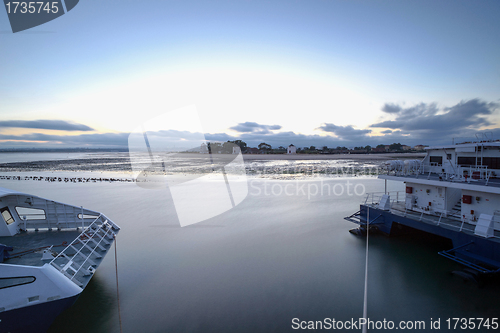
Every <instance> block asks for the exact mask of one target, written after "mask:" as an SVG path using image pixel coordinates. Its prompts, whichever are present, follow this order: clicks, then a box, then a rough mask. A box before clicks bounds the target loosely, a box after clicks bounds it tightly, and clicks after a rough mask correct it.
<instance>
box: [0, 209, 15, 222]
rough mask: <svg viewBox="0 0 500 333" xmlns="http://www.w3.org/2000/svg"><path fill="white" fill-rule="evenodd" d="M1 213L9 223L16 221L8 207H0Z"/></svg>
mask: <svg viewBox="0 0 500 333" xmlns="http://www.w3.org/2000/svg"><path fill="white" fill-rule="evenodd" d="M0 214H2V217H3V219H4V221H5V223H7V225H9V224H12V223H14V218H13V217H12V214H11V213H10V211H9V208H8V207H4V208H2V209H0Z"/></svg>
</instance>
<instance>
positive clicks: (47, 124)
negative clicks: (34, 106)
mask: <svg viewBox="0 0 500 333" xmlns="http://www.w3.org/2000/svg"><path fill="white" fill-rule="evenodd" d="M2 127H5V128H7V127H16V128H36V129H46V130H59V131H93V130H94V129H93V128H92V127H89V126H87V125H83V124H75V123H72V122H68V121H64V120H3V121H0V128H2Z"/></svg>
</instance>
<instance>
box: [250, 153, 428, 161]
mask: <svg viewBox="0 0 500 333" xmlns="http://www.w3.org/2000/svg"><path fill="white" fill-rule="evenodd" d="M425 155H426V154H425V153H386V154H294V155H288V154H243V160H245V161H252V160H254V161H257V160H270V161H272V160H392V159H409V158H414V159H420V158H423V157H424V156H425Z"/></svg>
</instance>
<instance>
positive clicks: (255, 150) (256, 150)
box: [247, 148, 259, 154]
mask: <svg viewBox="0 0 500 333" xmlns="http://www.w3.org/2000/svg"><path fill="white" fill-rule="evenodd" d="M247 153H248V154H258V153H259V148H247Z"/></svg>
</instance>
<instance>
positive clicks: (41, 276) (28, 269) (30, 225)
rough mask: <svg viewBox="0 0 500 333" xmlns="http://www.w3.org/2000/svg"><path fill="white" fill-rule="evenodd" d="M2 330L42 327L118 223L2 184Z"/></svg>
mask: <svg viewBox="0 0 500 333" xmlns="http://www.w3.org/2000/svg"><path fill="white" fill-rule="evenodd" d="M0 215H1V216H2V217H1V218H0V332H2V333H3V332H45V331H46V330H47V329H48V328H49V326H50V325H51V324H52V322H53V321H54V319H55V318H56V317H57V316H58V315H59V314H60V313H61V312H62V311H64V310H65V309H66V308H68V307H69V306H71V305H72V304H73V303H74V302H75V301H76V299H77V298H78V296H79V295H80V294H81V292H82V291H83V290H84V288H85V286H86V285H87V284H88V283H89V281H90V279H91V278H92V276H93V275H94V273H95V271H96V268H97V267H98V266H99V264H100V263H101V262H102V260H103V259H104V256H105V255H106V253H107V252H108V251H109V249H110V248H111V246H112V244H113V242H114V238H115V236H116V235H117V233H118V232H119V230H120V228H119V227H118V226H117V225H116V224H114V223H113V222H112V221H111V220H110V219H108V218H107V217H106V216H104V215H103V214H101V213H99V212H96V211H92V210H89V209H84V208H83V207H77V206H72V205H68V204H64V203H60V202H56V201H52V200H48V199H43V198H40V197H37V196H34V195H30V194H25V193H20V192H16V191H12V190H8V189H5V188H0Z"/></svg>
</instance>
